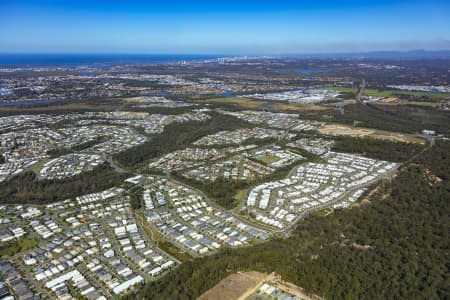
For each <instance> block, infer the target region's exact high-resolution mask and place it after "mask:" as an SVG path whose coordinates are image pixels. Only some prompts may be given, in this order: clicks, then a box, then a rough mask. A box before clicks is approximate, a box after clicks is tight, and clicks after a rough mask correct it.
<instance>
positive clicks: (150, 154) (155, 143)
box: [114, 113, 253, 167]
mask: <svg viewBox="0 0 450 300" xmlns="http://www.w3.org/2000/svg"><path fill="white" fill-rule="evenodd" d="M211 115H212V118H211V119H209V120H206V121H204V122H198V121H189V122H185V123H172V124H169V125H167V126H166V127H165V128H164V131H163V132H162V133H161V134H158V135H155V136H153V137H151V138H150V139H149V140H148V141H147V142H145V143H144V144H142V145H139V146H136V147H133V148H131V149H128V150H125V151H123V152H121V153H119V154H117V155H115V156H114V160H115V161H117V162H118V163H119V164H121V165H123V166H127V167H135V166H137V165H139V164H142V163H144V162H146V161H148V160H149V159H152V158H156V157H158V156H161V155H164V154H166V153H169V152H172V151H175V150H178V149H183V148H186V147H187V146H189V145H190V144H191V143H193V142H195V141H196V140H198V139H200V138H201V137H203V136H205V135H208V134H213V133H216V132H218V131H222V130H235V129H239V128H245V127H247V128H248V127H253V125H252V124H250V123H248V122H245V121H243V120H240V119H237V118H235V117H232V116H227V115H223V114H217V113H211Z"/></svg>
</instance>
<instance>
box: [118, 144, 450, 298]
mask: <svg viewBox="0 0 450 300" xmlns="http://www.w3.org/2000/svg"><path fill="white" fill-rule="evenodd" d="M449 154H450V143H448V142H437V143H436V145H435V146H433V147H431V148H429V149H428V150H427V151H425V152H424V153H423V154H421V155H420V156H419V157H418V158H416V159H415V160H414V161H412V162H411V163H409V164H408V165H407V166H405V167H404V168H402V170H401V171H400V173H399V174H398V175H397V176H396V177H395V178H394V179H392V180H391V181H385V182H383V183H382V184H380V185H379V187H378V189H377V190H376V192H375V193H373V194H372V195H371V196H370V197H369V199H368V200H369V201H364V204H361V205H359V206H358V207H353V208H351V209H344V210H339V211H335V212H334V213H333V214H329V215H323V214H320V213H317V214H313V215H310V216H309V217H307V218H306V219H305V220H304V221H303V222H301V223H300V224H299V225H298V227H297V228H296V230H295V231H294V232H293V233H292V235H291V236H290V237H289V238H287V239H275V240H271V241H268V242H265V243H261V244H257V245H254V246H252V247H246V248H240V249H233V250H231V249H224V250H222V251H221V252H220V253H218V254H214V255H212V256H208V257H203V258H196V259H194V260H193V261H190V262H187V263H184V264H182V265H181V266H180V267H178V268H177V269H175V270H173V271H171V273H170V274H168V275H167V276H164V277H162V278H161V279H159V280H158V281H155V282H150V283H147V284H146V285H145V286H144V287H143V288H142V289H139V290H138V291H137V292H136V294H131V295H128V296H127V297H125V298H126V299H136V298H137V299H144V298H145V299H195V298H196V297H197V296H199V295H200V294H201V293H203V292H204V291H206V290H207V289H209V288H211V287H212V286H214V285H215V284H216V283H217V282H218V281H219V280H221V279H222V278H224V277H225V276H227V275H228V274H230V273H234V272H236V271H238V270H257V271H263V272H272V271H276V272H277V273H279V274H281V275H282V277H283V279H285V280H288V281H291V282H293V283H295V284H298V285H300V286H302V287H303V288H305V289H306V291H308V292H311V293H316V294H318V295H321V296H324V297H325V298H326V299H371V300H372V299H449V298H450V284H449V274H450V270H449V267H450V266H449V264H448V262H449V258H450V257H449V251H448V249H449V247H450V236H449V233H450V205H449V203H450V181H449V179H450V178H449V174H450V159H449Z"/></svg>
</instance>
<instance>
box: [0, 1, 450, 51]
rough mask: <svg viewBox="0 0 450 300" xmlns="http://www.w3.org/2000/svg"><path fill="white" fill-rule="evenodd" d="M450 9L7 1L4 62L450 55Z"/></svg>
mask: <svg viewBox="0 0 450 300" xmlns="http://www.w3.org/2000/svg"><path fill="white" fill-rule="evenodd" d="M448 16H450V1H437V0H436V1H433V0H431V1H386V0H381V1H373V0H368V1H324V0H316V1H309V0H308V1H235V0H231V1H196V2H195V3H194V4H192V3H185V2H183V1H165V2H163V3H160V2H158V3H151V2H149V1H103V0H102V1H86V0H80V1H64V0H62V1H51V0H43V1H37V0H27V1H23V0H15V1H5V0H0V53H172V54H181V53H183V54H189V53H192V54H194V53H195V54H216V53H220V54H233V55H246V54H248V55H284V54H302V53H341V52H366V51H382V50H397V51H406V50H413V49H425V50H443V49H450V31H449V30H448V28H450V18H449V17H448Z"/></svg>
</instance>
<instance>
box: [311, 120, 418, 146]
mask: <svg viewBox="0 0 450 300" xmlns="http://www.w3.org/2000/svg"><path fill="white" fill-rule="evenodd" d="M319 132H320V133H321V134H326V135H334V136H350V137H359V138H374V139H381V140H388V141H393V142H405V143H414V144H425V143H426V141H425V140H424V139H422V138H419V137H417V136H414V135H410V134H404V133H397V132H389V131H384V130H378V129H371V128H358V127H351V126H347V125H340V124H327V125H324V126H322V127H320V128H319Z"/></svg>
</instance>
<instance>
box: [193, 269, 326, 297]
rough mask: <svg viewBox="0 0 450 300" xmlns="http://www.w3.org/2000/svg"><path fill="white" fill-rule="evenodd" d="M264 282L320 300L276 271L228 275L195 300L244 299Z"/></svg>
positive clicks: (295, 293)
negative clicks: (283, 279) (282, 278)
mask: <svg viewBox="0 0 450 300" xmlns="http://www.w3.org/2000/svg"><path fill="white" fill-rule="evenodd" d="M264 282H267V283H270V284H272V285H273V286H275V287H277V288H279V289H281V290H284V291H286V292H288V293H290V294H292V295H295V296H297V297H298V298H300V299H304V300H322V298H320V297H318V296H315V295H308V294H306V293H304V291H303V290H302V288H300V287H298V286H296V285H294V284H292V283H289V282H284V281H282V280H281V279H280V276H278V275H277V274H276V273H271V274H264V273H260V272H254V271H250V272H239V273H235V274H231V275H229V276H228V277H226V278H224V279H222V280H221V281H220V282H219V283H218V284H216V285H215V286H214V287H213V288H211V289H209V290H208V291H206V292H205V293H204V294H203V295H201V296H200V297H199V298H197V300H245V299H247V298H248V297H250V296H251V295H253V294H254V293H255V292H257V290H258V289H259V287H260V286H261V285H262V284H263V283H264Z"/></svg>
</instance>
